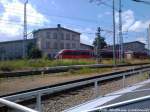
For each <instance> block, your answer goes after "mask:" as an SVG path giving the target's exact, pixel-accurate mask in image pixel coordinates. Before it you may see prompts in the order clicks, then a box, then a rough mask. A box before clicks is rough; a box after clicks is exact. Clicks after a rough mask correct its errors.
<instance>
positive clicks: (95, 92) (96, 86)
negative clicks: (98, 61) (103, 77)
mask: <svg viewBox="0 0 150 112" xmlns="http://www.w3.org/2000/svg"><path fill="white" fill-rule="evenodd" d="M94 96H95V97H97V96H98V81H95V82H94Z"/></svg>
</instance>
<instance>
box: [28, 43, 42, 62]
mask: <svg viewBox="0 0 150 112" xmlns="http://www.w3.org/2000/svg"><path fill="white" fill-rule="evenodd" d="M27 53H28V58H29V59H36V58H41V57H42V52H41V51H40V50H39V49H38V48H37V47H36V46H35V44H34V43H29V44H28V47H27Z"/></svg>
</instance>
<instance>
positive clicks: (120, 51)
mask: <svg viewBox="0 0 150 112" xmlns="http://www.w3.org/2000/svg"><path fill="white" fill-rule="evenodd" d="M119 41H120V42H119V43H120V46H119V58H120V61H121V62H123V61H124V49H123V35H122V1H121V0H119Z"/></svg>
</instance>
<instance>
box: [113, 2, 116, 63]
mask: <svg viewBox="0 0 150 112" xmlns="http://www.w3.org/2000/svg"><path fill="white" fill-rule="evenodd" d="M113 65H114V66H116V24H115V0H113Z"/></svg>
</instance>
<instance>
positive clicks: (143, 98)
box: [87, 95, 150, 112]
mask: <svg viewBox="0 0 150 112" xmlns="http://www.w3.org/2000/svg"><path fill="white" fill-rule="evenodd" d="M148 99H150V95H148V96H144V97H139V98H135V99H131V100H127V101H123V102H119V103H115V104H110V105H106V106H101V107H98V108H95V109H91V110H89V111H87V112H97V111H100V112H101V110H104V109H110V108H115V107H118V106H122V105H126V104H131V103H135V102H140V101H143V100H148Z"/></svg>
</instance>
